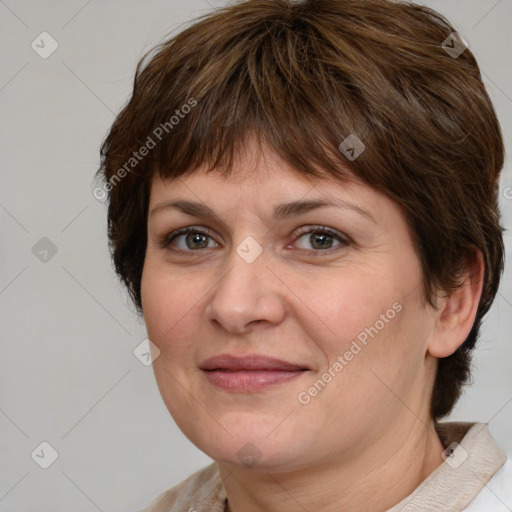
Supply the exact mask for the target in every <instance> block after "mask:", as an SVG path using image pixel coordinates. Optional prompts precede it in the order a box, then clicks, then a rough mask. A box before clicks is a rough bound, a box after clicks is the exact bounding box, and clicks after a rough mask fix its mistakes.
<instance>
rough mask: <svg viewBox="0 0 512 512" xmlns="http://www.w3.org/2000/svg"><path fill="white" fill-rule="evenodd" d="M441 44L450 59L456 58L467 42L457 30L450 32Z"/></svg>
mask: <svg viewBox="0 0 512 512" xmlns="http://www.w3.org/2000/svg"><path fill="white" fill-rule="evenodd" d="M441 46H442V48H443V50H444V51H445V52H446V53H447V54H448V55H449V56H450V57H451V58H452V59H457V58H458V57H460V56H461V55H462V54H463V53H464V51H465V50H466V49H467V47H468V43H466V41H464V39H462V36H460V35H459V34H458V33H457V32H452V33H451V34H450V35H449V36H448V37H447V38H446V39H445V40H444V41H443V43H442V44H441Z"/></svg>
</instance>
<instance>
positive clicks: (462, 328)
mask: <svg viewBox="0 0 512 512" xmlns="http://www.w3.org/2000/svg"><path fill="white" fill-rule="evenodd" d="M484 272H485V265H484V261H483V257H482V253H481V252H480V251H479V250H478V249H475V255H474V258H472V261H471V262H469V263H468V264H467V265H466V269H465V272H464V275H463V277H462V279H463V281H462V284H461V286H460V287H459V288H457V289H455V290H454V291H453V292H452V293H451V295H449V296H447V297H443V298H442V299H439V300H438V302H437V305H438V310H437V311H436V313H435V324H434V331H433V335H432V337H431V339H430V342H429V344H428V352H429V353H430V354H431V355H432V356H434V357H437V358H442V357H448V356H450V355H452V354H453V353H454V352H455V351H456V350H457V349H458V348H459V347H460V346H461V345H462V343H464V341H465V339H466V338H467V337H468V335H469V333H470V332H471V328H472V327H473V323H474V321H475V317H476V313H477V310H478V304H479V302H480V297H481V295H482V287H483V281H484Z"/></svg>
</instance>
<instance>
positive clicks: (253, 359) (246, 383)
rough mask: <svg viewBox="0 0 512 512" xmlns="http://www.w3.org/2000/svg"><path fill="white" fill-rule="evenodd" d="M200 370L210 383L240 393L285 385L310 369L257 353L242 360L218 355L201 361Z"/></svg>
mask: <svg viewBox="0 0 512 512" xmlns="http://www.w3.org/2000/svg"><path fill="white" fill-rule="evenodd" d="M199 368H200V369H201V370H202V371H203V373H204V375H205V376H206V378H207V379H208V381H209V382H210V384H213V385H214V386H216V387H219V388H222V389H224V390H227V391H232V392H242V393H247V392H251V391H260V390H263V389H266V388H268V387H271V386H276V385H279V384H284V383H285V382H289V381H291V380H293V379H296V378H297V377H300V376H302V375H304V373H306V372H307V371H309V370H310V369H309V368H308V367H307V366H304V365H301V364H296V363H292V362H289V361H283V360H281V359H276V358H273V357H267V356H263V355H258V354H255V355H249V356H245V357H236V356H233V355H230V354H221V355H218V356H214V357H211V358H209V359H207V360H206V361H203V363H201V365H200V366H199Z"/></svg>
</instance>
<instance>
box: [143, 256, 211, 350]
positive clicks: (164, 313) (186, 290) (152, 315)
mask: <svg viewBox="0 0 512 512" xmlns="http://www.w3.org/2000/svg"><path fill="white" fill-rule="evenodd" d="M141 297H142V306H143V311H144V321H145V324H146V329H147V332H148V337H149V339H150V340H151V341H152V342H153V343H154V344H155V345H156V346H157V347H158V348H159V349H160V350H161V351H162V352H165V353H168V352H169V351H171V350H172V351H173V352H176V351H177V350H179V348H180V347H182V345H183V344H184V342H186V340H187V339H188V338H189V337H190V329H191V328H192V326H193V325H198V323H197V319H195V318H194V314H197V313H195V312H196V311H197V307H196V308H195V307H194V306H196V305H197V303H198V301H199V300H200V298H201V295H200V294H198V293H195V292H194V289H193V288H192V287H189V286H184V283H183V281H182V280H181V279H179V278H178V277H177V276H176V273H175V274H174V275H173V276H172V277H171V276H170V275H168V274H167V273H166V272H164V271H162V270H159V269H158V268H157V267H156V266H151V265H148V266H147V267H146V266H145V267H144V272H143V276H142V281H141ZM176 340H178V341H180V343H176Z"/></svg>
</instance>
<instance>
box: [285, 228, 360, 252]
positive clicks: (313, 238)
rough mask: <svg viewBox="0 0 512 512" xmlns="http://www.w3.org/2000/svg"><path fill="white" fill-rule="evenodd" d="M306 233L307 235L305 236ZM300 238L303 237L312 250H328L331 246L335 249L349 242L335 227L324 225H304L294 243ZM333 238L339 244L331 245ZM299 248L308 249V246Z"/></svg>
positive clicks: (347, 244)
mask: <svg viewBox="0 0 512 512" xmlns="http://www.w3.org/2000/svg"><path fill="white" fill-rule="evenodd" d="M306 235H309V236H308V237H306ZM300 239H304V241H305V243H306V245H310V247H312V248H313V251H314V252H322V251H329V250H330V249H333V248H334V249H335V250H336V249H337V248H339V247H340V246H343V247H346V246H349V245H350V244H351V241H350V240H349V239H348V238H347V237H346V236H344V235H342V234H341V233H340V232H338V231H336V230H335V229H331V228H328V227H324V226H313V227H306V228H304V229H301V230H299V232H298V238H297V239H296V242H295V243H297V241H298V240H300ZM335 240H337V241H338V242H339V244H338V245H335V246H334V247H333V245H332V244H333V242H334V241H335ZM300 248H301V249H305V250H310V248H309V247H300Z"/></svg>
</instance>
